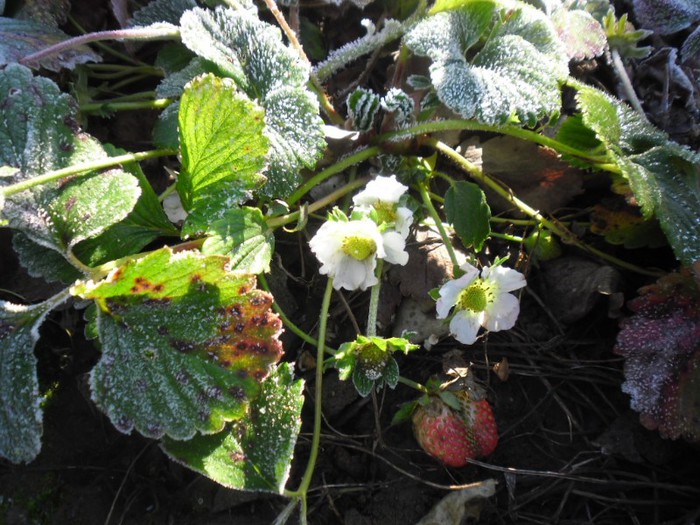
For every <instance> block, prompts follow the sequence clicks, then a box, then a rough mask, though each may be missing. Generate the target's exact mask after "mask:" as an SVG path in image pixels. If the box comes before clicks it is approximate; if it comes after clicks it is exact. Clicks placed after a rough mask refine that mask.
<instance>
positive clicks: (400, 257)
mask: <svg viewBox="0 0 700 525" xmlns="http://www.w3.org/2000/svg"><path fill="white" fill-rule="evenodd" d="M382 241H383V244H384V251H385V252H386V255H385V256H384V259H386V260H387V261H388V262H390V263H392V264H400V265H401V266H403V265H404V264H406V263H407V262H408V253H407V252H406V250H405V248H406V241H405V239H404V237H402V236H401V234H400V233H399V232H395V231H393V230H389V231H386V232H384V233H383V234H382Z"/></svg>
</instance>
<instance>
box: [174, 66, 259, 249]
mask: <svg viewBox="0 0 700 525" xmlns="http://www.w3.org/2000/svg"><path fill="white" fill-rule="evenodd" d="M263 117H264V114H263V110H262V109H261V108H260V107H259V106H257V104H255V103H254V102H252V101H250V100H248V99H247V98H246V97H245V96H243V95H242V94H241V93H239V92H238V90H237V89H236V85H235V84H234V83H233V82H232V81H231V80H230V79H221V78H217V77H215V76H214V75H211V74H207V75H204V76H201V77H198V78H196V79H194V80H193V81H192V82H190V84H189V85H188V87H187V88H186V89H185V93H184V94H183V96H182V100H181V101H180V112H179V124H180V145H181V151H182V171H181V173H180V175H179V176H178V179H177V186H176V187H177V191H178V193H179V194H180V199H181V200H182V204H183V207H184V208H185V210H186V211H188V212H189V215H188V217H187V221H186V222H185V226H184V228H183V234H185V235H191V234H194V233H199V232H202V231H204V230H206V228H207V225H208V224H210V223H211V222H213V221H215V220H217V219H220V218H221V217H222V216H223V214H224V212H225V211H226V210H229V209H231V208H232V207H234V206H236V205H239V204H241V203H242V202H244V201H245V200H247V199H249V198H250V197H251V192H252V191H253V190H255V189H257V188H258V187H260V185H261V184H262V183H263V182H264V180H265V178H264V177H263V176H262V175H261V174H260V172H261V171H262V170H263V168H264V167H265V155H266V154H267V150H268V140H267V139H266V138H265V136H264V135H263V133H262V131H263V127H264V120H263Z"/></svg>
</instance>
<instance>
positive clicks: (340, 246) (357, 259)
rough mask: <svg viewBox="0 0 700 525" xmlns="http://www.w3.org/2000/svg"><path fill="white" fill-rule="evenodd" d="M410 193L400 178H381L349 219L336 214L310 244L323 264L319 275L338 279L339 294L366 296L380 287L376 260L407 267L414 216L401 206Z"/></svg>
mask: <svg viewBox="0 0 700 525" xmlns="http://www.w3.org/2000/svg"><path fill="white" fill-rule="evenodd" d="M407 190H408V187H407V186H404V185H403V184H401V183H400V182H398V181H397V180H396V176H395V175H392V176H391V177H377V178H376V179H374V180H373V181H370V182H369V183H367V186H366V187H365V189H364V190H363V191H361V192H360V193H358V194H357V195H355V196H354V197H353V199H352V201H353V204H354V206H353V210H352V214H351V215H350V217H347V216H346V215H345V214H344V213H342V212H341V211H340V210H338V209H334V210H333V212H332V213H331V214H330V215H329V217H328V220H327V221H326V222H325V223H324V224H323V225H322V226H321V227H320V228H319V229H318V231H317V232H316V235H314V237H313V238H312V239H311V241H310V242H309V246H310V247H311V251H312V252H314V254H315V255H316V258H317V259H318V260H319V261H320V263H321V268H320V269H319V271H320V272H321V273H322V274H323V275H328V276H329V277H332V278H333V287H334V288H335V289H336V290H339V289H341V288H345V289H346V290H357V289H358V288H359V289H360V290H365V289H367V288H368V287H369V286H373V285H375V284H377V282H378V279H377V276H376V275H375V270H376V268H377V260H378V259H384V260H385V261H387V262H390V263H392V264H400V265H402V266H403V265H404V264H406V263H407V262H408V253H406V238H407V237H408V232H409V229H410V227H411V223H412V222H413V212H412V211H411V210H410V209H408V208H406V207H405V206H400V205H399V200H401V197H402V196H403V195H404V194H405V193H406V191H407Z"/></svg>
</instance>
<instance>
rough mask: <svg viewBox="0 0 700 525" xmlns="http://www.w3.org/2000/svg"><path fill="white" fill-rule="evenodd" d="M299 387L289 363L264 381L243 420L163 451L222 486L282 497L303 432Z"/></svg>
mask: <svg viewBox="0 0 700 525" xmlns="http://www.w3.org/2000/svg"><path fill="white" fill-rule="evenodd" d="M303 388H304V382H303V381H302V380H294V377H293V373H292V369H291V367H290V365H289V363H282V364H281V365H279V367H278V368H277V370H276V371H275V373H274V374H273V375H271V376H270V377H269V378H268V379H266V380H265V382H264V383H263V385H262V389H263V390H262V393H261V394H260V396H258V397H257V398H256V399H255V400H254V401H252V402H251V407H250V413H249V414H248V415H247V416H246V417H244V418H243V419H241V420H239V421H237V422H235V423H233V424H232V425H231V426H230V428H227V429H226V430H225V431H224V432H219V433H218V434H216V435H213V436H195V437H194V438H193V439H191V440H189V441H179V442H178V441H172V440H170V439H166V440H165V441H164V443H163V450H165V452H166V453H167V454H168V455H169V456H170V457H171V458H173V459H174V460H176V461H178V462H180V463H182V464H184V465H186V466H188V467H189V468H191V469H193V470H196V471H197V472H199V473H201V474H204V475H205V476H207V477H209V478H210V479H213V480H214V481H216V482H217V483H220V484H222V485H224V486H225V487H229V488H235V489H239V490H255V491H258V490H259V491H265V492H274V493H277V494H280V493H282V491H283V490H284V486H285V484H286V482H287V478H288V476H289V469H290V466H291V462H292V456H293V453H294V445H295V444H296V440H297V436H298V435H299V430H300V429H301V407H302V405H303V403H304V396H303Z"/></svg>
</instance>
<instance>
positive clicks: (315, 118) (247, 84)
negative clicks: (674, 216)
mask: <svg viewBox="0 0 700 525" xmlns="http://www.w3.org/2000/svg"><path fill="white" fill-rule="evenodd" d="M180 24H181V32H182V41H183V43H184V44H185V45H186V46H187V47H188V48H190V49H191V50H192V51H194V52H195V53H196V54H197V55H199V56H200V57H202V58H205V59H207V60H210V61H212V62H213V63H215V64H216V65H217V66H218V67H219V68H220V69H221V70H222V71H223V72H224V73H225V74H226V75H228V76H230V77H231V78H233V79H234V80H235V82H236V84H237V85H238V87H239V88H240V89H241V90H243V91H244V92H245V93H246V95H247V96H248V97H249V98H251V99H253V100H256V101H257V102H258V103H259V104H260V106H262V107H263V108H264V109H265V123H266V128H265V134H266V135H267V136H268V138H269V140H270V152H269V154H268V161H269V167H268V169H267V172H266V175H267V177H268V181H267V184H266V185H265V187H264V191H265V192H266V193H267V194H268V195H272V196H286V195H288V194H289V193H291V191H292V190H293V189H294V188H295V187H296V185H297V184H298V182H299V180H300V179H299V171H300V170H301V169H302V168H304V167H313V166H314V165H315V163H316V161H317V160H318V158H319V157H320V156H321V154H322V152H323V150H324V149H325V146H326V142H325V140H324V133H323V121H322V120H321V118H320V117H319V115H318V102H317V100H316V98H315V97H314V96H313V94H312V93H311V92H310V91H309V90H308V89H307V88H306V83H307V81H308V80H309V73H310V70H309V66H308V65H307V64H305V63H304V62H302V60H301V59H300V57H299V56H298V55H297V53H296V52H295V51H294V50H293V49H291V48H290V47H288V46H286V45H285V44H284V43H283V41H282V36H281V34H280V31H279V29H277V28H276V27H274V26H272V25H270V24H267V23H265V22H262V21H261V20H259V19H258V18H257V16H256V15H254V14H253V13H250V12H246V11H240V10H234V9H226V8H221V7H218V8H216V9H215V10H214V11H208V10H204V9H200V8H196V9H192V10H190V11H187V12H186V13H185V14H184V15H183V16H182V19H181V21H180Z"/></svg>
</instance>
